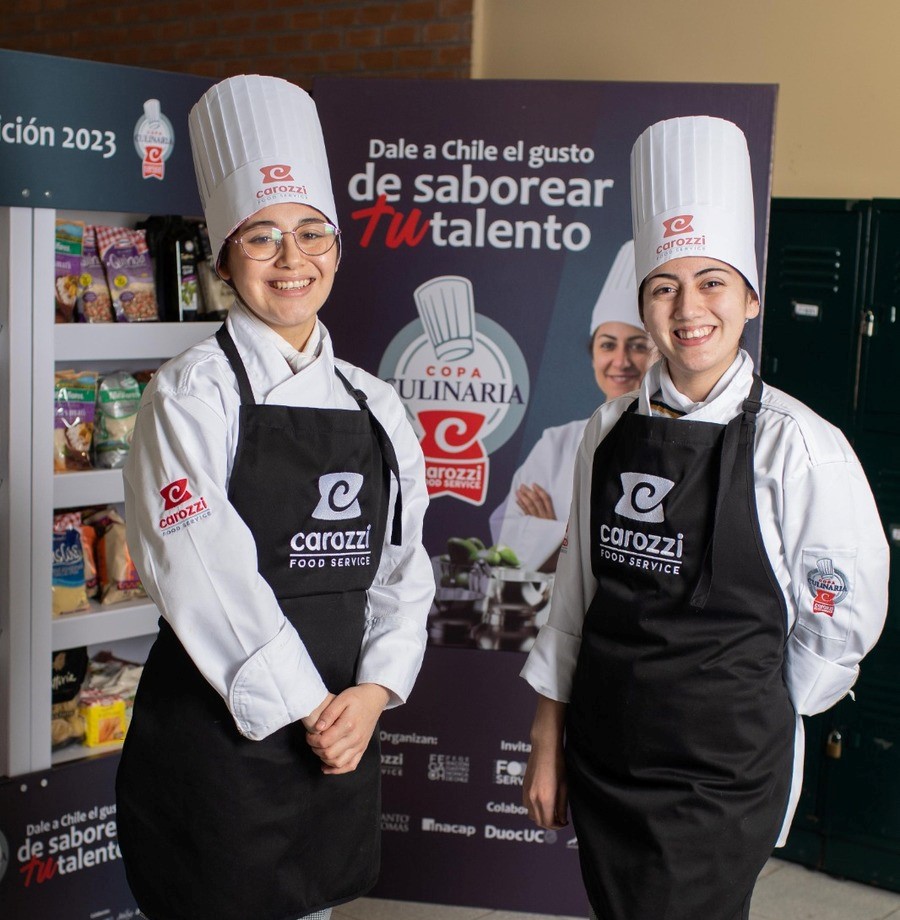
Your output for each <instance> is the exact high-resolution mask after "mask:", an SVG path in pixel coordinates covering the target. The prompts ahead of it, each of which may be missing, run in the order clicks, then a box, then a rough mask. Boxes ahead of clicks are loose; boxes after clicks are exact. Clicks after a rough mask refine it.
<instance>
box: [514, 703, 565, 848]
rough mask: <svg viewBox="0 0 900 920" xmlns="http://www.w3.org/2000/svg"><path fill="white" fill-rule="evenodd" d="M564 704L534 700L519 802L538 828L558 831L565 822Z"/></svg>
mask: <svg viewBox="0 0 900 920" xmlns="http://www.w3.org/2000/svg"><path fill="white" fill-rule="evenodd" d="M565 713H566V704H565V703H559V702H557V701H556V700H551V699H549V698H547V697H545V696H542V697H540V698H539V699H538V705H537V711H536V712H535V715H534V721H533V722H532V725H531V754H530V755H529V757H528V766H527V767H526V769H525V782H524V784H523V788H522V802H523V804H524V805H525V807H526V808H527V809H528V817H529V818H531V820H532V821H534V823H535V824H537V825H538V826H539V827H543V828H546V829H547V830H559V829H560V828H562V827H565V826H566V825H567V824H568V823H569V821H568V817H567V812H568V808H569V793H568V787H567V786H566V768H565V760H564V757H563V731H564V725H565Z"/></svg>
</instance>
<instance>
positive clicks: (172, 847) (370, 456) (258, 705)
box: [117, 76, 434, 920]
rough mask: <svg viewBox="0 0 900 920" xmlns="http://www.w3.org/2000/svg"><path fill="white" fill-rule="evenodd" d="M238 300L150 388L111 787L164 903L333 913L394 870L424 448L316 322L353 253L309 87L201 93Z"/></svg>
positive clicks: (200, 172) (161, 909)
mask: <svg viewBox="0 0 900 920" xmlns="http://www.w3.org/2000/svg"><path fill="white" fill-rule="evenodd" d="M189 126H190V129H191V146H192V150H193V154H194V165H195V167H196V171H197V178H198V183H199V186H200V192H201V200H202V201H203V206H204V212H205V216H206V220H207V225H208V228H209V232H210V238H211V241H212V243H213V251H214V252H216V253H217V269H218V272H219V274H220V275H221V276H222V277H223V278H224V279H225V280H226V281H227V282H228V283H229V284H230V285H231V286H232V288H233V289H234V292H235V302H234V305H233V306H232V307H231V309H230V312H229V316H228V319H227V320H226V322H225V323H224V324H223V326H222V327H221V328H220V329H219V331H218V333H217V334H216V335H215V336H213V337H210V338H209V339H207V340H206V341H204V342H201V343H200V344H199V345H197V346H195V347H194V348H191V349H189V350H188V351H187V352H185V353H184V354H182V355H180V356H178V357H176V358H174V359H173V360H172V361H170V362H169V363H168V364H166V365H164V366H163V367H162V368H161V369H160V370H159V372H158V373H157V374H156V375H155V376H154V378H153V380H152V381H151V382H150V384H149V385H148V387H147V390H146V392H145V394H144V398H143V400H142V403H141V408H140V410H139V412H138V417H137V422H136V425H135V432H134V441H133V445H132V449H131V452H130V454H129V459H128V464H127V466H126V469H125V484H126V506H127V519H128V544H129V547H130V548H131V551H132V554H133V557H134V561H135V565H136V566H137V568H138V571H139V572H140V576H141V581H142V582H143V584H144V586H145V588H146V589H147V593H148V594H149V595H150V596H151V597H152V598H153V600H154V601H155V603H156V604H157V606H158V607H159V609H160V612H161V613H162V618H161V620H160V631H159V636H158V638H157V640H156V642H155V643H154V645H153V648H152V649H151V651H150V655H149V658H148V660H147V664H146V667H145V668H144V672H143V677H142V679H141V683H140V686H139V688H138V692H137V697H136V700H135V705H134V716H133V719H132V723H131V726H130V728H129V731H128V735H127V738H126V741H125V747H124V750H123V753H122V760H121V763H120V767H119V772H118V778H117V821H118V828H119V842H120V846H121V849H122V855H123V860H124V863H125V869H126V874H127V877H128V882H129V884H130V885H131V888H132V891H133V893H134V895H135V898H136V900H137V902H138V905H139V906H140V908H141V911H142V912H143V914H144V915H145V916H147V917H148V918H149V920H249V918H251V917H252V918H254V920H295V918H298V917H301V916H303V917H307V916H315V917H316V918H324V917H327V916H328V915H329V914H330V906H331V905H333V904H338V903H341V902H343V901H347V900H350V899H351V898H355V897H358V896H359V895H361V894H363V893H365V891H366V890H367V889H368V888H370V887H371V886H372V885H373V884H374V883H375V880H376V878H377V875H378V869H379V833H380V810H379V802H380V796H379V792H380V778H381V769H380V760H379V753H378V751H379V746H378V740H377V738H374V740H373V736H374V734H375V728H376V723H377V720H378V718H379V716H380V714H381V712H382V710H383V709H384V708H385V707H387V706H394V705H398V704H400V703H402V702H403V701H404V700H405V699H406V698H407V696H408V694H409V692H410V691H411V689H412V686H413V683H414V681H415V679H416V675H417V673H418V670H419V667H420V665H421V662H422V656H423V652H424V648H425V619H426V617H427V614H428V609H429V606H430V604H431V598H432V595H433V593H434V579H433V576H432V573H431V564H430V562H429V560H428V556H427V554H426V553H425V550H424V547H423V546H422V542H421V538H422V518H423V515H424V512H425V508H426V505H427V501H428V500H427V494H426V491H425V485H424V482H425V468H424V462H423V459H422V452H421V449H420V448H419V444H418V441H417V439H416V436H415V433H414V432H413V430H412V428H411V426H410V424H409V422H408V421H407V418H406V413H405V411H404V409H403V406H402V404H401V403H400V400H399V398H398V397H397V395H396V393H395V392H394V390H393V388H392V387H390V386H389V385H388V384H386V383H385V382H383V381H381V380H379V379H377V378H376V377H373V376H372V375H370V374H367V373H366V372H365V371H363V370H361V369H359V368H357V367H354V366H352V365H350V364H348V363H347V362H345V361H340V360H338V359H337V358H335V356H334V353H333V351H332V342H331V338H330V336H329V334H328V331H327V329H326V328H325V327H324V325H323V324H322V323H321V322H320V320H319V313H320V311H321V310H322V308H323V306H324V305H325V303H326V301H327V299H328V295H329V294H330V292H331V288H332V285H333V284H334V280H335V273H336V271H337V267H338V262H339V259H340V257H341V248H340V231H339V230H338V227H337V218H336V214H335V208H334V200H333V195H332V191H331V179H330V176H329V173H328V164H327V160H326V156H325V148H324V142H323V139H322V132H321V128H320V126H319V121H318V116H317V114H316V110H315V106H314V105H313V102H312V99H310V97H309V96H308V95H307V94H306V93H305V92H303V90H301V89H300V88H299V87H296V86H293V85H292V84H290V83H287V82H285V81H284V80H278V79H276V78H273V77H259V76H241V77H232V78H230V79H228V80H225V81H223V82H222V83H219V84H217V85H216V86H214V87H212V88H211V89H210V90H209V91H207V93H206V94H205V95H204V96H203V98H202V99H201V100H200V101H199V102H198V103H197V105H196V106H195V107H194V108H193V109H192V111H191V114H190V118H189Z"/></svg>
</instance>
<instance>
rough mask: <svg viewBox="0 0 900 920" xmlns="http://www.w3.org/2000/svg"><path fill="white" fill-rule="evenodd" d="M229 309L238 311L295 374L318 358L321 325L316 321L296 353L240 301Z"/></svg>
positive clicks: (281, 337)
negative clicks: (301, 347)
mask: <svg viewBox="0 0 900 920" xmlns="http://www.w3.org/2000/svg"><path fill="white" fill-rule="evenodd" d="M231 309H232V310H235V309H237V310H239V311H240V313H241V315H242V316H244V317H245V319H246V320H247V322H248V324H249V325H250V326H251V327H252V328H253V330H254V332H256V334H257V335H258V336H259V337H260V338H261V339H262V340H263V341H264V342H267V343H268V344H270V345H272V346H273V347H274V348H276V349H277V350H278V353H279V354H280V355H281V356H282V357H283V358H284V359H285V361H287V363H288V366H289V367H290V369H291V370H292V371H293V372H294V373H295V374H297V373H299V372H300V371H302V370H303V368H305V367H308V366H309V365H310V364H312V363H313V361H315V360H316V358H317V357H318V356H319V354H320V352H321V347H322V330H321V328H320V327H321V323H319V321H318V320H316V325H315V328H314V329H313V331H312V332H311V333H310V336H309V338H308V339H307V340H306V344H305V345H304V346H303V349H302V350H301V351H298V350H297V349H296V348H294V347H293V345H291V344H290V342H288V341H287V339H285V338H284V337H283V336H281V335H279V334H278V333H277V332H276V331H275V330H274V329H272V327H271V326H267V325H266V324H265V323H264V322H263V321H262V320H261V319H260V318H259V317H258V316H257V315H256V314H255V313H253V312H252V311H251V310H250V309H249V308H248V307H247V306H246V305H245V304H244V303H242V302H241V301H240V300H238V299H235V302H234V305H233V306H232V308H231Z"/></svg>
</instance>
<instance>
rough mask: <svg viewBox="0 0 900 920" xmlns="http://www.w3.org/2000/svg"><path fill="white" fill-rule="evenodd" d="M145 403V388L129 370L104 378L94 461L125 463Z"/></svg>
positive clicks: (117, 466)
mask: <svg viewBox="0 0 900 920" xmlns="http://www.w3.org/2000/svg"><path fill="white" fill-rule="evenodd" d="M140 402H141V388H140V385H139V384H138V382H137V380H135V379H134V377H133V376H132V375H131V374H129V373H128V372H127V371H116V372H115V373H114V374H107V375H106V376H105V377H101V379H100V384H99V386H98V387H97V407H96V414H95V416H94V461H95V464H96V466H97V467H98V468H100V469H107V470H114V469H120V468H121V467H123V466H124V465H125V460H126V458H127V457H128V451H129V449H130V447H131V436H132V434H133V433H134V422H135V419H136V418H137V410H138V406H139V405H140Z"/></svg>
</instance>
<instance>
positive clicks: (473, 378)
mask: <svg viewBox="0 0 900 920" xmlns="http://www.w3.org/2000/svg"><path fill="white" fill-rule="evenodd" d="M413 298H414V300H415V304H416V309H417V311H418V314H419V318H418V319H415V320H413V321H412V322H410V323H408V324H407V325H406V326H404V327H403V329H401V330H400V331H399V332H398V333H397V335H396V336H394V339H393V341H392V342H391V343H390V345H388V347H387V349H386V350H385V353H384V356H383V357H382V359H381V365H380V367H379V370H378V374H379V376H380V377H381V378H382V379H384V380H387V381H388V383H390V384H391V385H392V386H393V387H394V389H395V390H396V391H397V393H398V395H399V396H400V399H401V400H402V402H403V404H404V406H405V407H406V411H407V413H408V414H409V416H410V418H411V420H412V422H413V426H414V427H415V429H416V432H417V434H418V436H419V442H420V443H421V445H422V452H423V453H424V454H425V479H426V485H427V488H428V494H429V495H430V496H431V497H432V498H435V497H437V496H439V495H448V496H451V497H453V498H457V499H459V500H460V501H464V502H468V503H469V504H472V505H482V504H484V500H485V497H486V495H487V486H488V473H489V469H490V454H492V453H493V452H494V451H495V450H497V449H498V448H499V447H501V446H502V445H503V444H504V443H505V442H506V441H507V440H508V439H509V438H510V436H511V435H512V434H513V432H515V430H516V428H518V426H519V424H520V422H521V421H522V418H523V416H524V415H525V408H526V406H527V405H528V392H529V379H528V367H527V366H526V364H525V357H524V355H523V354H522V351H521V349H520V348H519V346H518V345H517V344H516V341H515V340H514V339H513V338H512V336H511V335H510V334H509V333H508V332H507V331H506V330H505V329H504V328H503V327H502V326H500V325H499V324H498V323H496V322H494V321H493V320H492V319H489V318H488V317H486V316H484V315H483V314H480V313H476V311H475V301H474V295H473V289H472V282H471V281H470V280H469V279H468V278H463V277H460V276H458V275H441V276H439V277H436V278H431V279H430V280H428V281H426V282H424V283H423V284H420V285H419V287H417V288H416V290H415V292H414V294H413Z"/></svg>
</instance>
